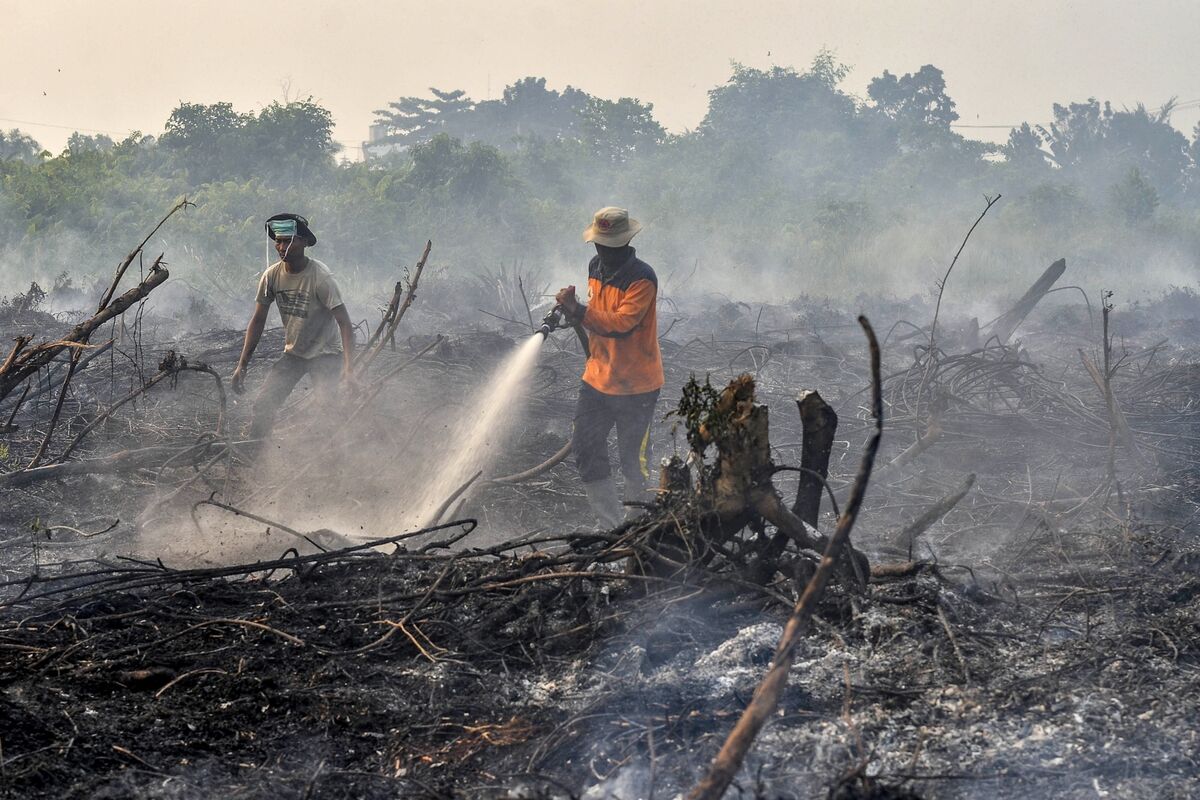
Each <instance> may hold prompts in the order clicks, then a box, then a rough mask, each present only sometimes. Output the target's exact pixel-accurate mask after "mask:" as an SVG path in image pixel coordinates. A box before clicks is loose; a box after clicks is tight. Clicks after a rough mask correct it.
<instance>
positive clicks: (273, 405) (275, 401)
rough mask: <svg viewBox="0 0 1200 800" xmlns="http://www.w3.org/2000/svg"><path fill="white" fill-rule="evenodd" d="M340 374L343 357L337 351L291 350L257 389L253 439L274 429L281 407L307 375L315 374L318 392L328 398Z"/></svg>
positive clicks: (251, 422) (252, 424) (314, 387)
mask: <svg viewBox="0 0 1200 800" xmlns="http://www.w3.org/2000/svg"><path fill="white" fill-rule="evenodd" d="M341 374H342V356H341V355H340V354H338V353H333V354H327V355H322V356H314V357H313V358H300V357H299V356H294V355H292V354H291V353H284V354H283V358H281V359H279V360H278V361H276V362H275V363H274V364H272V365H271V368H270V369H269V370H267V379H266V380H265V381H264V382H263V385H262V388H261V389H259V390H258V396H257V397H255V398H254V411H253V416H252V418H251V421H250V431H249V434H250V438H251V439H262V438H265V437H266V436H267V434H269V433H270V432H271V428H273V427H274V426H275V415H276V414H277V413H279V407H280V406H282V405H283V401H284V400H287V397H288V395H289V394H291V393H292V389H295V388H296V384H297V383H299V382H300V379H301V378H303V377H304V376H305V375H310V376H312V382H313V390H314V391H315V392H317V393H318V394H320V395H323V396H325V397H329V396H331V395H332V394H333V393H334V391H335V390H336V389H337V386H338V381H339V379H340V378H341Z"/></svg>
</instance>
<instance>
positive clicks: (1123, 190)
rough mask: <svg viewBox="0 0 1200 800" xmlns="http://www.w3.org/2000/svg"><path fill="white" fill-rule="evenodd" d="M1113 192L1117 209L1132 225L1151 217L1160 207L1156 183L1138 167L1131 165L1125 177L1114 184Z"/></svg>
mask: <svg viewBox="0 0 1200 800" xmlns="http://www.w3.org/2000/svg"><path fill="white" fill-rule="evenodd" d="M1111 194H1112V199H1113V203H1114V204H1115V205H1116V207H1117V211H1118V212H1120V214H1121V216H1122V217H1123V218H1124V219H1125V221H1126V222H1128V223H1129V224H1130V225H1136V224H1138V223H1139V222H1145V221H1146V220H1148V219H1150V218H1151V217H1153V216H1154V210H1155V209H1156V208H1158V204H1159V199H1158V192H1157V191H1156V190H1155V188H1154V184H1152V183H1150V181H1148V180H1146V177H1145V176H1144V175H1142V171H1141V170H1139V169H1138V168H1137V167H1130V168H1129V172H1127V173H1125V177H1124V178H1122V179H1121V180H1120V181H1118V182H1117V183H1115V184H1113V186H1112V189H1111Z"/></svg>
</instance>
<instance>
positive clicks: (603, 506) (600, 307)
mask: <svg viewBox="0 0 1200 800" xmlns="http://www.w3.org/2000/svg"><path fill="white" fill-rule="evenodd" d="M641 229H642V226H641V225H640V224H639V223H638V221H637V220H634V219H630V218H629V212H628V211H626V210H625V209H623V208H615V207H612V206H610V207H607V208H602V209H600V210H599V211H597V212H596V214H595V217H594V218H593V219H592V224H591V225H589V226H588V228H587V229H586V230H585V231H584V232H583V240H584V241H585V242H591V243H592V244H594V245H595V246H596V256H595V257H594V258H592V260H591V263H589V264H588V303H587V305H583V304H582V303H580V302H579V301H578V299H577V298H576V297H575V287H574V286H568V287H566V288H565V289H562V290H560V291H559V292H558V294H557V296H556V297H555V299H556V300H557V301H558V304H559V305H560V306H562V309H563V312H564V313H565V314H566V316H567V318H568V320H570V321H571V322H573V323H578V324H581V325H582V326H583V328H584V329H585V330H586V331H587V332H588V333H589V334H590V347H589V350H590V352H589V354H588V360H587V364H586V366H585V367H584V370H583V385H582V386H581V387H580V389H579V403H578V405H577V406H576V408H575V432H574V435H573V436H572V444H571V449H572V452H574V454H575V463H576V464H577V465H578V467H579V475H580V477H581V478H583V485H584V488H585V489H586V490H587V496H588V502H589V503H590V504H591V506H592V510H593V511H594V512H595V514H596V516H597V518H599V520H600V523H601V524H602V525H607V526H609V527H616V526H617V525H619V524H620V523H621V521H622V519H623V518H624V513H623V510H622V507H621V501H620V499H619V497H618V495H617V487H616V485H615V484H614V483H613V479H612V472H611V469H610V468H609V461H608V434H609V431H611V430H612V428H613V425H616V428H617V452H618V454H619V456H620V461H621V474H622V475H623V476H624V478H625V498H626V499H627V500H636V499H641V496H642V495H643V494H644V493H645V491H646V481H647V479H648V478H649V477H650V470H649V459H650V425H651V422H652V421H653V419H654V405H655V403H656V402H657V401H658V393H659V390H660V389H662V385H663V368H662V354H661V353H659V350H658V317H657V314H656V306H657V300H658V276H656V275H655V274H654V270H652V269H651V268H650V265H648V264H647V263H646V262H644V261H642V260H641V259H639V258H638V257H637V254H636V252H635V251H634V249H633V248H632V247H630V246H629V242H630V241H631V240H632V239H633V237H634V236H635V235H636V234H637V232H638V231H640V230H641Z"/></svg>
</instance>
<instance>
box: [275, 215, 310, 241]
mask: <svg viewBox="0 0 1200 800" xmlns="http://www.w3.org/2000/svg"><path fill="white" fill-rule="evenodd" d="M286 220H292V221H293V222H295V223H296V235H297V236H299V237H301V238H302V239H304V241H305V242H307V243H308V246H309V247H312V246H313V245H315V244H316V243H317V237H316V234H314V233H313V232H312V231H311V230H310V229H309V227H308V220H306V219H305V218H304V217H302V216H300V215H299V214H276V215H275V216H273V217H268V218H267V222H266V225H265V226H264V227H266V229H267V236H268V237H270V239H271V241H275V231H274V230H272V229H271V223H272V222H284V221H286Z"/></svg>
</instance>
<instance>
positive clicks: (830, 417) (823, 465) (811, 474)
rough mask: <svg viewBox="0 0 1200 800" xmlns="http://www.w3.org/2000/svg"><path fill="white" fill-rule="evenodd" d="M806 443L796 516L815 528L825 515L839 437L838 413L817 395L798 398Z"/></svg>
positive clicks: (808, 394)
mask: <svg viewBox="0 0 1200 800" xmlns="http://www.w3.org/2000/svg"><path fill="white" fill-rule="evenodd" d="M796 407H797V408H798V409H800V422H801V424H802V425H803V426H804V439H803V445H802V450H801V452H800V485H799V487H798V488H797V489H796V502H795V503H794V504H793V505H792V513H793V514H795V515H796V516H797V517H799V518H800V519H802V520H804V521H805V522H807V523H808V524H809V525H811V526H813V527H814V528H815V527H817V520H818V519H819V518H820V515H821V492H822V491H823V490H824V489H825V479H826V478H828V477H829V452H830V451H831V450H832V449H833V437H834V435H835V434H836V433H837V426H838V416H837V412H835V411H834V410H833V408H831V407H830V405H829V404H828V403H826V402H825V400H824V399H823V398H822V397H821V395H820V394H819V393H817V392H815V391H805V392H801V393H800V395H799V397H797V398H796Z"/></svg>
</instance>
